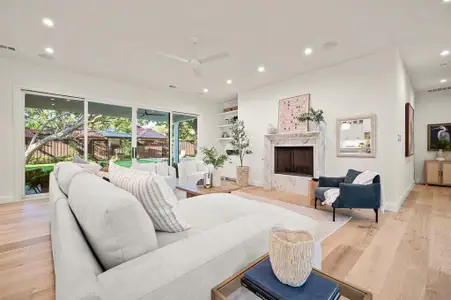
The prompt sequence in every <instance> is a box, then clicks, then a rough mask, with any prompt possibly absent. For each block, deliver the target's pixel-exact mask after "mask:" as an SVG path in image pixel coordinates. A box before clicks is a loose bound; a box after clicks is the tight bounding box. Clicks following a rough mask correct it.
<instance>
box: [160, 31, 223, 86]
mask: <svg viewBox="0 0 451 300" xmlns="http://www.w3.org/2000/svg"><path fill="white" fill-rule="evenodd" d="M191 42H192V43H193V48H194V58H191V59H187V58H183V57H180V56H177V55H173V54H169V53H164V52H157V54H158V55H160V56H164V57H166V58H170V59H173V60H177V61H179V62H182V63H185V64H189V65H190V66H191V68H192V69H193V72H194V75H195V76H196V77H201V76H202V73H201V67H202V65H204V64H206V63H211V62H214V61H217V60H221V59H225V58H228V57H229V56H230V55H229V53H227V52H221V53H216V54H212V55H209V56H207V57H203V58H198V57H197V47H198V44H199V39H198V38H192V39H191Z"/></svg>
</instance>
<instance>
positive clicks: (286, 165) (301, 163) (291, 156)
mask: <svg viewBox="0 0 451 300" xmlns="http://www.w3.org/2000/svg"><path fill="white" fill-rule="evenodd" d="M313 153H314V152H313V147H312V146H306V147H289V146H280V147H277V146H276V147H274V173H275V174H282V175H291V176H311V177H313V170H314V166H313Z"/></svg>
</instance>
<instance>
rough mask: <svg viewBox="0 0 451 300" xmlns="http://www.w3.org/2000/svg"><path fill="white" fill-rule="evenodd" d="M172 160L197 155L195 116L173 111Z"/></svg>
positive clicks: (187, 158)
mask: <svg viewBox="0 0 451 300" xmlns="http://www.w3.org/2000/svg"><path fill="white" fill-rule="evenodd" d="M172 128H173V135H172V137H173V145H174V146H173V149H174V151H173V156H172V157H173V158H172V160H173V162H174V163H178V162H180V161H182V160H189V159H195V157H196V155H197V150H198V149H197V116H196V115H190V114H184V113H178V112H177V113H173V115H172Z"/></svg>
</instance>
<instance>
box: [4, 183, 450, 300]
mask: <svg viewBox="0 0 451 300" xmlns="http://www.w3.org/2000/svg"><path fill="white" fill-rule="evenodd" d="M352 214H355V216H356V217H355V218H354V219H352V220H351V221H350V222H348V223H347V224H346V225H345V226H343V227H342V228H341V229H340V230H338V231H337V232H336V233H335V234H333V235H332V236H330V237H329V238H328V239H327V240H325V241H324V242H323V271H325V272H326V273H329V274H330V275H332V276H335V277H338V278H340V279H342V280H347V281H349V282H352V283H353V284H356V285H359V286H361V287H363V288H366V289H369V290H371V291H372V292H373V293H374V299H381V300H382V299H383V300H392V299H393V300H394V299H406V300H407V299H408V300H413V299H451V188H443V187H431V186H429V187H426V186H416V187H415V188H414V190H413V191H412V192H411V194H410V196H409V198H408V199H407V200H406V202H405V203H404V205H403V207H402V208H401V210H400V211H399V212H398V213H385V214H381V216H380V221H379V224H376V223H374V213H373V212H372V211H352ZM366 217H367V218H366ZM48 220H49V206H48V204H47V203H46V202H44V201H31V202H21V203H14V204H5V205H1V206H0V299H33V300H38V299H54V298H55V293H54V275H53V271H52V270H53V266H52V254H51V245H50V237H49V221H48Z"/></svg>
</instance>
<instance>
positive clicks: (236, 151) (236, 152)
mask: <svg viewBox="0 0 451 300" xmlns="http://www.w3.org/2000/svg"><path fill="white" fill-rule="evenodd" d="M226 154H227V155H238V150H231V149H228V150H226Z"/></svg>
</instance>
